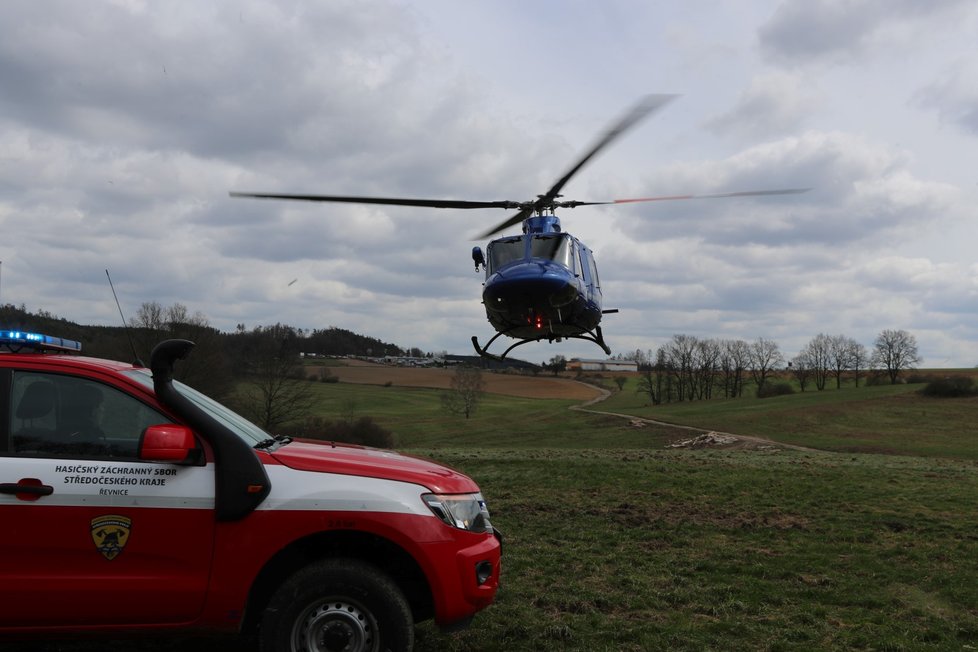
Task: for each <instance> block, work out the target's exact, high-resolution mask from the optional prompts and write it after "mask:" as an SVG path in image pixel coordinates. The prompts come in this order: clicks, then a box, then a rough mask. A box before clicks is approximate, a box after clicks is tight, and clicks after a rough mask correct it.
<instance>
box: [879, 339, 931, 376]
mask: <svg viewBox="0 0 978 652" xmlns="http://www.w3.org/2000/svg"><path fill="white" fill-rule="evenodd" d="M922 360H923V359H922V358H921V357H920V355H919V354H918V353H917V338H916V337H914V336H913V335H911V334H910V333H908V332H907V331H904V330H885V331H883V332H882V333H880V334H879V335H877V336H876V342H875V343H874V345H873V359H872V364H873V366H874V367H877V368H879V369H883V370H885V371H886V374H887V375H888V376H889V377H890V384H892V385H895V384H896V382H897V378H898V377H899V376H900V372H901V371H905V370H909V369H916V368H917V365H918V364H920V363H921V362H922Z"/></svg>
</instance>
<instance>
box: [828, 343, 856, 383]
mask: <svg viewBox="0 0 978 652" xmlns="http://www.w3.org/2000/svg"><path fill="white" fill-rule="evenodd" d="M860 346H862V345H861V344H859V342H857V341H856V340H854V339H852V338H851V337H846V336H845V335H836V336H834V337H830V338H829V365H830V366H831V367H832V372H833V373H834V374H835V388H836V389H841V388H842V376H843V374H845V372H847V371H849V370H851V369H853V367H854V366H855V363H856V362H855V361H856V357H857V356H858V349H859V347H860Z"/></svg>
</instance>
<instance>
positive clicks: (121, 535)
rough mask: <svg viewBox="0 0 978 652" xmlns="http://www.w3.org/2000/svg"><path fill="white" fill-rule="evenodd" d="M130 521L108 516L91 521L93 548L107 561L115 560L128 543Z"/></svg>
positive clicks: (120, 517)
mask: <svg viewBox="0 0 978 652" xmlns="http://www.w3.org/2000/svg"><path fill="white" fill-rule="evenodd" d="M131 527H132V519H130V518H126V517H125V516H117V515H115V514H108V515H106V516H97V517H95V518H93V519H92V541H94V542H95V548H96V550H98V551H99V552H100V553H102V556H103V557H105V558H106V559H108V560H109V561H111V560H113V559H115V558H116V557H118V556H119V553H120V552H122V549H123V548H125V547H126V543H127V542H128V541H129V531H130V529H131Z"/></svg>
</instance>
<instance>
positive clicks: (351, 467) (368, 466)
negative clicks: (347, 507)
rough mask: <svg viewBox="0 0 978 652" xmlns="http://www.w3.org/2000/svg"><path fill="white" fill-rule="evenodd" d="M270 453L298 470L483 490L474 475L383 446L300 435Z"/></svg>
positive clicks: (439, 489)
mask: <svg viewBox="0 0 978 652" xmlns="http://www.w3.org/2000/svg"><path fill="white" fill-rule="evenodd" d="M269 454H270V456H271V457H272V458H273V459H274V460H275V461H276V462H278V463H279V464H283V465H285V466H287V467H289V468H292V469H296V470H298V471H313V472H318V473H336V474H340V475H357V476H363V477H368V478H380V479H383V480H394V481H397V482H410V483H412V484H417V485H421V486H424V487H427V488H428V489H429V490H430V491H431V492H433V493H472V492H476V491H479V487H478V485H476V484H475V482H473V481H472V479H471V478H469V477H468V476H467V475H465V474H462V473H459V472H458V471H455V470H454V469H450V468H448V467H446V466H442V465H441V464H437V463H435V462H432V461H430V460H426V459H422V458H419V457H411V456H409V455H403V454H401V453H396V452H394V451H389V450H382V449H379V448H367V447H365V446H355V445H352V444H343V443H338V442H335V443H334V442H322V441H315V440H309V439H296V440H293V441H292V443H290V444H286V445H285V446H282V447H280V448H278V449H276V450H275V451H274V452H270V453H269Z"/></svg>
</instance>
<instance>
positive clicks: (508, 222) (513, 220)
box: [475, 205, 536, 240]
mask: <svg viewBox="0 0 978 652" xmlns="http://www.w3.org/2000/svg"><path fill="white" fill-rule="evenodd" d="M535 210H536V208H535V207H534V205H530V206H524V207H523V208H521V209H520V211H519V212H518V213H516V214H515V215H513V216H512V217H509V218H507V219H505V220H503V221H502V222H500V223H499V224H497V225H496V226H494V227H492V228H491V229H489V230H488V231H486V232H485V233H480V234H479V235H478V236H477V237H476V238H475V239H476V240H485V239H486V238H488V237H490V236H493V235H495V234H497V233H499V232H500V231H502V230H503V229H508V228H509V227H511V226H513V225H514V224H519V223H520V222H522V221H523V220H525V219H526V218H528V217H530V216H531V215H533V213H534V211H535Z"/></svg>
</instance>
